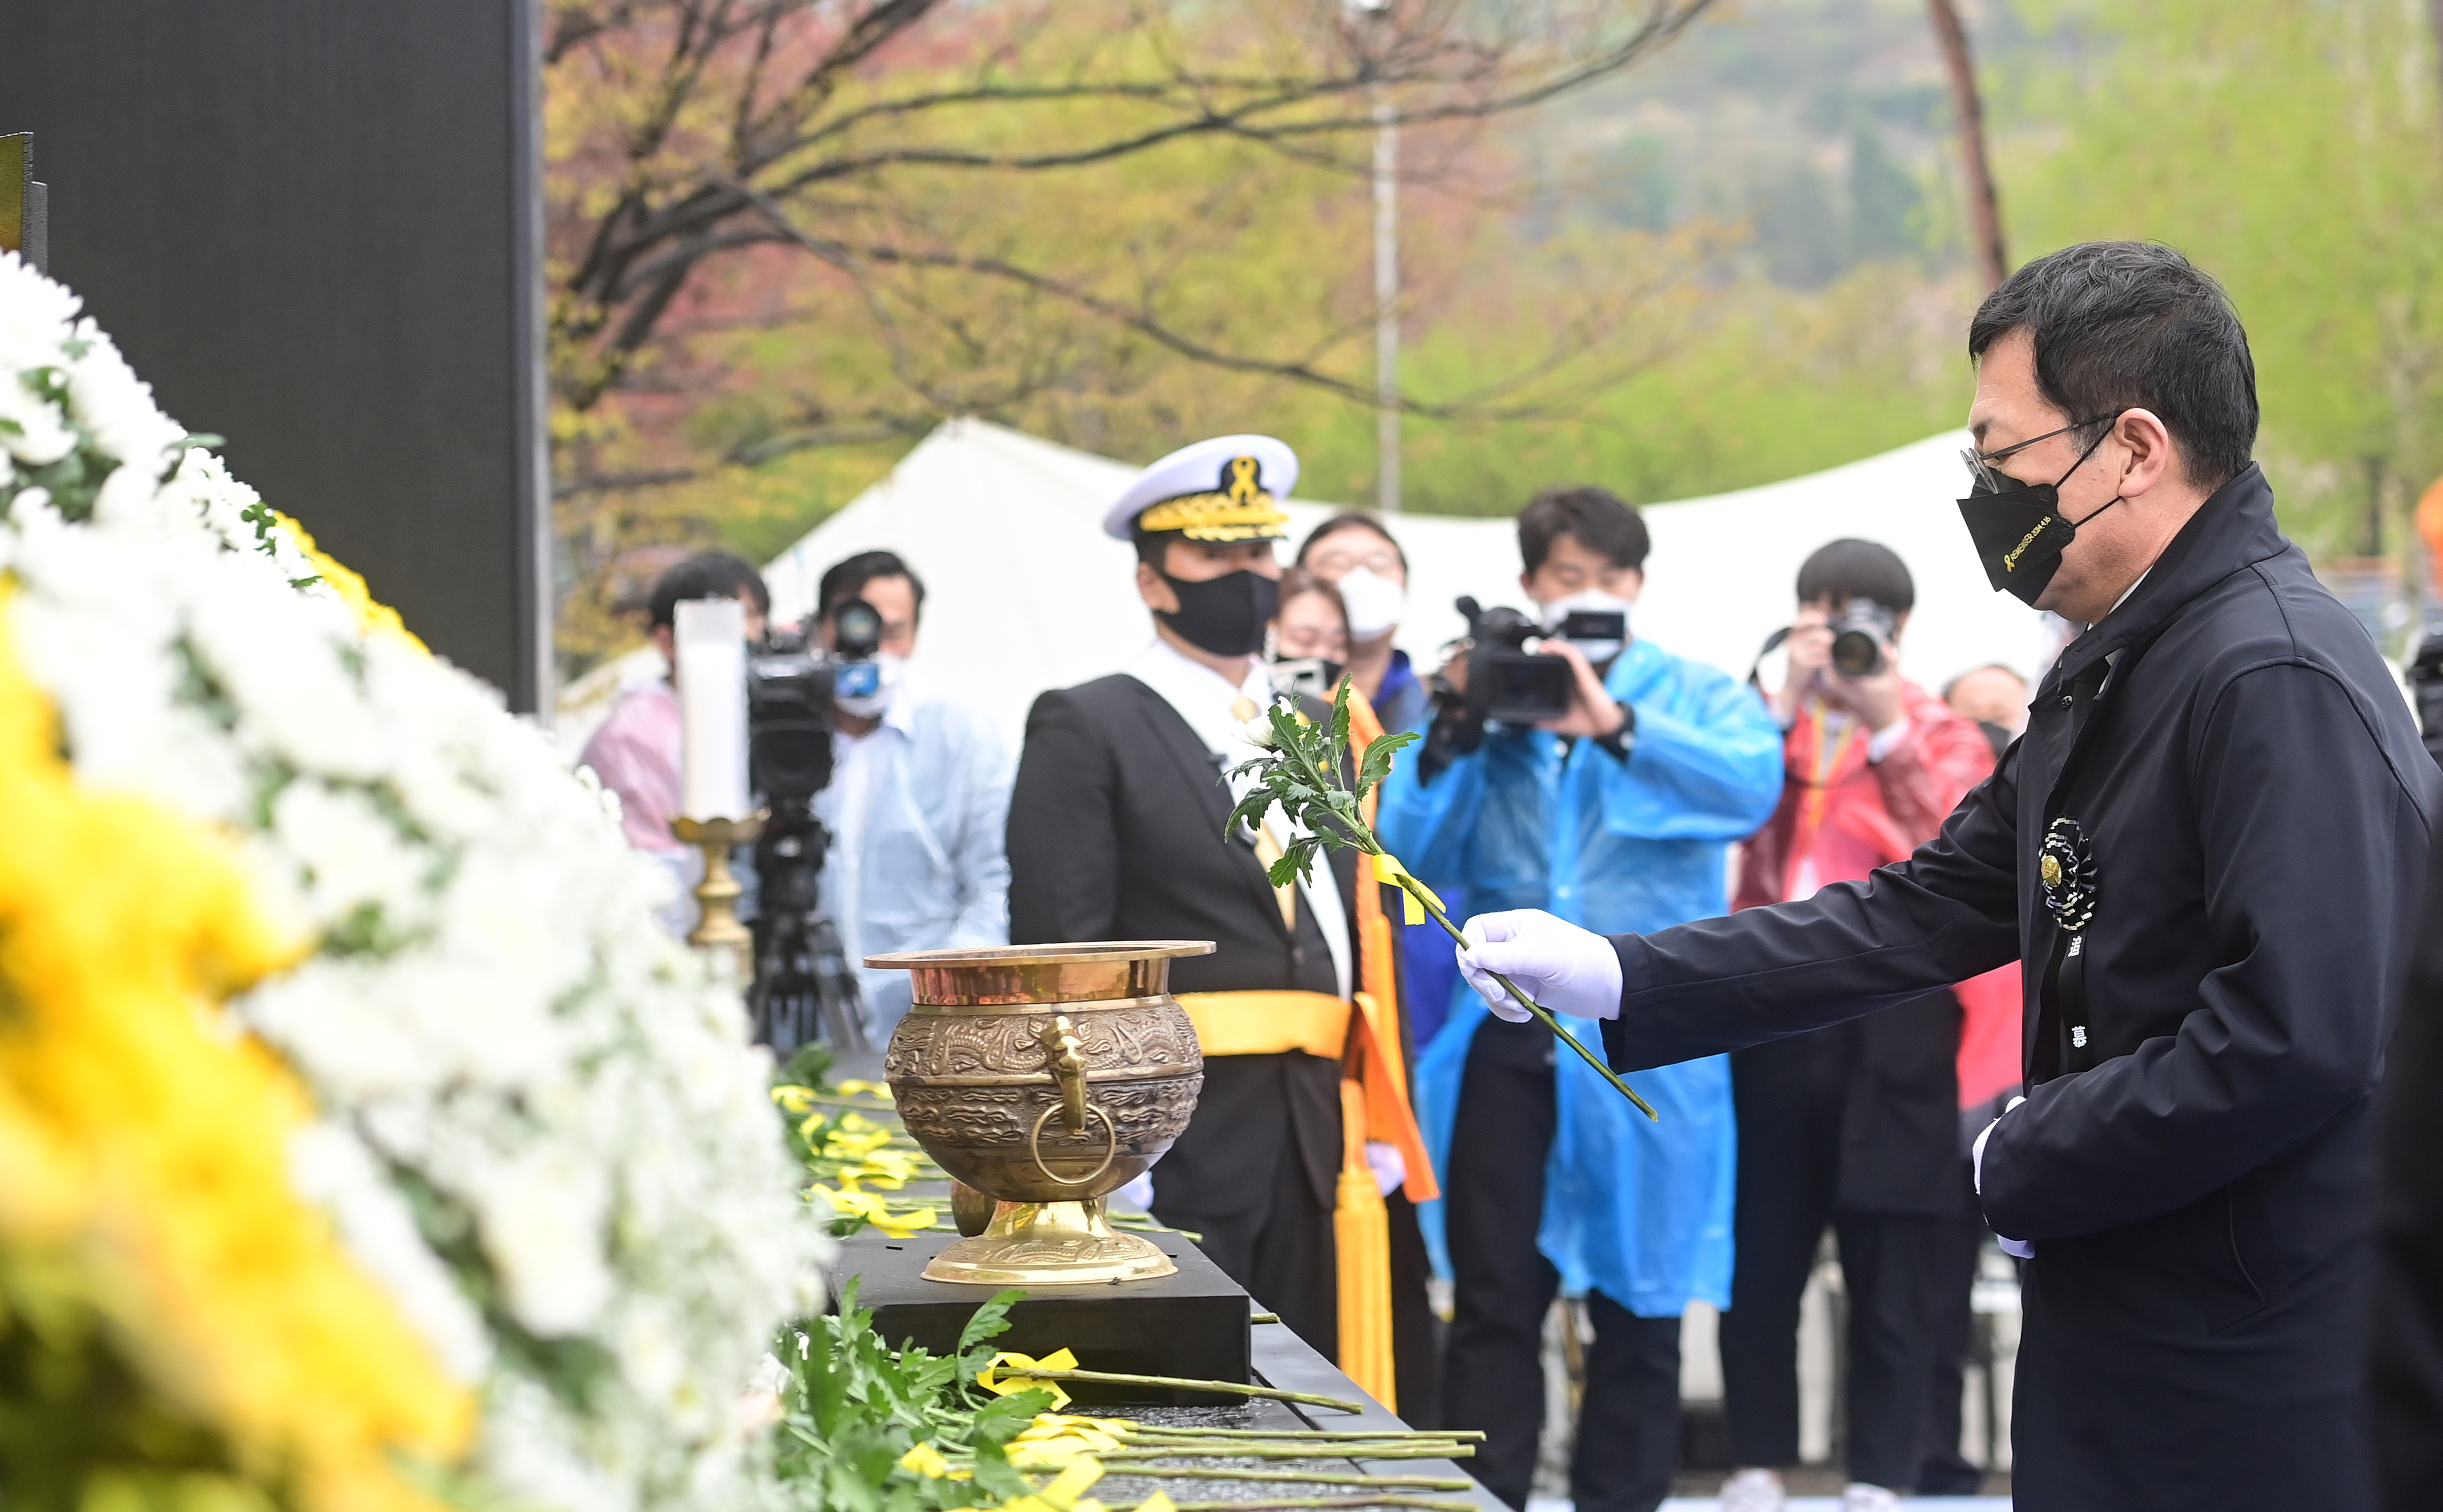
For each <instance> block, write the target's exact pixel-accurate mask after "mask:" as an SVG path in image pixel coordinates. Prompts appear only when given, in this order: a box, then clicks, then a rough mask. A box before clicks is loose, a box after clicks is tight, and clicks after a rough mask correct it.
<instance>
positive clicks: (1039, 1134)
mask: <svg viewBox="0 0 2443 1512" xmlns="http://www.w3.org/2000/svg"><path fill="white" fill-rule="evenodd" d="M1211 950H1213V946H1212V943H1211V942H1210V941H1206V940H1117V941H1098V942H1094V943H1092V944H1083V945H1013V946H1000V947H996V948H993V949H989V950H916V951H910V952H908V953H906V954H901V955H870V956H867V957H866V960H865V964H866V965H867V966H869V967H905V968H907V969H908V971H909V974H910V975H911V976H913V977H914V978H915V987H916V1004H915V1006H914V1007H912V1008H910V1009H909V1013H908V1016H907V1017H906V1018H904V1019H902V1020H900V1021H899V1027H898V1028H897V1029H895V1030H893V1031H892V1032H891V1048H890V1050H889V1052H888V1053H887V1054H886V1055H885V1057H884V1059H883V1063H882V1064H883V1076H884V1078H885V1079H887V1080H889V1081H890V1083H891V1096H892V1097H894V1098H895V1099H896V1100H897V1104H898V1108H899V1116H900V1118H901V1120H902V1121H903V1122H905V1123H906V1124H907V1125H908V1132H909V1134H910V1135H912V1136H914V1138H915V1140H916V1142H917V1143H918V1144H920V1145H922V1146H924V1147H925V1152H926V1153H927V1154H929V1155H931V1156H932V1157H933V1159H934V1160H935V1161H936V1162H937V1163H939V1164H940V1166H941V1167H942V1169H943V1170H945V1171H948V1172H949V1173H950V1174H951V1176H952V1177H954V1178H955V1179H956V1180H957V1181H958V1182H959V1183H960V1184H961V1187H962V1188H963V1190H961V1191H960V1192H959V1193H958V1195H957V1196H956V1197H955V1198H954V1200H953V1203H952V1208H953V1210H954V1211H955V1212H956V1213H957V1215H958V1219H959V1230H960V1232H961V1233H962V1234H964V1235H965V1236H967V1237H964V1238H962V1239H960V1240H959V1241H958V1242H957V1243H955V1244H952V1245H949V1246H948V1247H946V1248H945V1249H944V1250H943V1251H942V1252H941V1254H939V1255H937V1256H935V1257H934V1258H933V1261H932V1263H930V1264H928V1265H927V1266H926V1267H925V1275H926V1276H927V1277H928V1279H930V1280H933V1281H949V1282H976V1283H978V1284H983V1285H993V1286H1005V1285H1043V1284H1054V1283H1059V1282H1110V1281H1141V1280H1145V1279H1147V1278H1149V1277H1154V1276H1167V1275H1170V1274H1172V1273H1173V1272H1174V1271H1176V1270H1177V1269H1178V1267H1177V1266H1176V1265H1173V1264H1172V1263H1170V1258H1169V1257H1168V1256H1166V1255H1165V1254H1164V1253H1163V1252H1162V1251H1161V1250H1160V1249H1158V1248H1156V1247H1155V1246H1154V1245H1152V1244H1150V1243H1148V1241H1146V1240H1144V1239H1140V1238H1138V1237H1137V1236H1136V1235H1134V1234H1124V1233H1119V1232H1116V1231H1114V1230H1113V1229H1112V1228H1111V1226H1110V1225H1109V1224H1108V1223H1106V1222H1105V1221H1104V1218H1103V1205H1104V1200H1105V1199H1106V1198H1107V1197H1109V1196H1110V1194H1111V1193H1112V1192H1113V1191H1116V1190H1118V1189H1120V1188H1121V1187H1123V1186H1125V1185H1127V1184H1128V1183H1129V1182H1130V1181H1131V1180H1133V1179H1134V1178H1136V1177H1137V1176H1138V1175H1140V1174H1142V1173H1144V1172H1145V1171H1147V1170H1148V1169H1150V1168H1151V1167H1152V1165H1153V1163H1154V1162H1155V1161H1156V1160H1158V1159H1160V1158H1161V1157H1162V1153H1163V1152H1164V1151H1166V1150H1168V1149H1169V1148H1170V1143H1171V1141H1172V1140H1174V1139H1176V1138H1178V1137H1179V1134H1180V1131H1182V1130H1184V1129H1185V1128H1186V1127H1187V1119H1188V1116H1189V1115H1190V1114H1192V1113H1194V1112H1195V1111H1196V1097H1197V1094H1198V1093H1199V1092H1200V1091H1202V1090H1203V1086H1204V1057H1203V1054H1202V1052H1200V1051H1199V1050H1198V1048H1197V1043H1196V1026H1195V1025H1194V1024H1192V1023H1189V1022H1188V1019H1187V1014H1186V1012H1185V1010H1184V1009H1182V1008H1181V1007H1180V1005H1179V1004H1178V1002H1177V1001H1176V1000H1175V999H1173V998H1172V997H1171V995H1170V963H1171V960H1172V959H1173V958H1174V957H1177V956H1182V955H1204V954H1208V953H1210V952H1211ZM964 1189H972V1190H973V1192H974V1193H977V1194H981V1195H980V1196H976V1197H970V1195H969V1193H968V1192H967V1191H966V1190H964ZM986 1201H989V1203H990V1205H991V1206H990V1209H989V1216H987V1213H986V1209H985V1206H984V1204H985V1202H986Z"/></svg>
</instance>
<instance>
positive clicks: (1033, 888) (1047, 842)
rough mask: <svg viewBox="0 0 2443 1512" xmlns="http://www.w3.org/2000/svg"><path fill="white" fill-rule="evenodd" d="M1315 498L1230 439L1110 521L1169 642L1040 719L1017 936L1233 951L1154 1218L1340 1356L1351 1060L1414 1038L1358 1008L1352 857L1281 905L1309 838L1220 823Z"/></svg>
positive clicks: (1022, 785)
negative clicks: (1225, 827)
mask: <svg viewBox="0 0 2443 1512" xmlns="http://www.w3.org/2000/svg"><path fill="white" fill-rule="evenodd" d="M1296 482H1297V456H1296V454H1295V452H1292V451H1291V450H1290V449H1289V447H1288V446H1286V445H1285V444H1283V443H1282V442H1279V441H1277V440H1275V439H1273V438H1272V437H1270V436H1261V435H1229V436H1221V437H1219V438H1217V439H1214V440H1209V441H1202V442H1198V443H1197V444H1195V445H1193V446H1188V447H1185V448H1182V449H1181V450H1180V451H1177V452H1172V453H1171V454H1170V455H1169V456H1166V457H1165V458H1163V459H1162V460H1161V461H1159V462H1156V463H1154V464H1153V465H1152V466H1151V467H1149V468H1147V469H1146V470H1144V472H1142V473H1140V474H1139V475H1138V476H1137V478H1136V480H1135V481H1134V482H1133V483H1132V484H1130V487H1129V488H1128V489H1127V490H1126V491H1125V492H1123V493H1122V494H1121V496H1120V497H1119V498H1118V500H1116V501H1115V502H1114V503H1113V504H1112V506H1111V510H1110V512H1109V514H1108V515H1107V516H1106V518H1105V521H1104V526H1105V529H1106V530H1107V531H1108V532H1109V533H1110V534H1111V535H1112V536H1114V537H1116V538H1118V539H1120V540H1124V541H1129V542H1131V543H1133V544H1134V545H1135V547H1136V556H1137V566H1136V581H1137V590H1138V592H1139V594H1140V595H1141V596H1142V597H1143V598H1144V599H1145V603H1146V607H1147V608H1148V609H1149V610H1150V611H1152V615H1153V620H1154V638H1153V641H1152V643H1151V644H1150V645H1148V647H1147V648H1146V649H1145V650H1144V652H1143V653H1141V654H1140V655H1138V656H1137V657H1136V658H1135V659H1134V660H1133V661H1131V662H1130V664H1129V668H1128V671H1127V672H1125V673H1118V674H1115V675H1113V676H1110V677H1104V678H1099V679H1097V680H1095V681H1093V682H1090V683H1086V684H1083V685H1081V686H1079V687H1076V688H1070V689H1064V690H1059V691H1053V692H1047V693H1045V694H1043V695H1042V696H1041V697H1040V698H1038V700H1037V701H1036V704H1035V707H1034V709H1033V710H1031V711H1030V712H1029V713H1028V715H1027V721H1026V745H1025V748H1024V751H1023V753H1022V754H1021V755H1020V757H1019V768H1018V780H1017V784H1016V787H1015V789H1014V790H1013V792H1012V794H1011V800H1010V813H1009V834H1008V840H1009V863H1010V921H1009V922H1010V939H1011V941H1012V942H1013V943H1016V944H1033V943H1042V942H1052V941H1064V940H1115V939H1118V940H1126V939H1187V940H1211V941H1213V942H1215V945H1216V947H1217V949H1216V950H1215V951H1214V953H1213V954H1210V955H1203V956H1187V957H1184V958H1182V959H1180V960H1178V961H1174V962H1173V963H1172V964H1171V968H1170V982H1171V989H1172V991H1173V992H1174V993H1176V994H1177V995H1178V997H1179V999H1180V1002H1181V1005H1183V1006H1184V1007H1185V1008H1186V1010H1187V1013H1188V1016H1189V1018H1191V1019H1192V1020H1193V1021H1194V1022H1195V1024H1196V1032H1197V1038H1198V1040H1199V1041H1200V1042H1201V1044H1202V1046H1203V1053H1204V1090H1203V1096H1202V1097H1201V1098H1200V1099H1199V1101H1198V1103H1197V1106H1196V1113H1195V1116H1194V1117H1193V1118H1192V1119H1191V1120H1190V1121H1189V1123H1188V1126H1187V1129H1186V1131H1185V1133H1184V1134H1181V1135H1180V1137H1179V1140H1178V1142H1177V1143H1176V1144H1174V1145H1173V1146H1172V1147H1171V1149H1170V1152H1169V1153H1167V1154H1166V1155H1165V1156H1164V1157H1163V1158H1162V1161H1161V1163H1160V1164H1159V1165H1157V1166H1156V1167H1155V1168H1154V1171H1153V1212H1154V1214H1155V1216H1156V1217H1158V1218H1160V1219H1161V1220H1162V1221H1163V1222H1164V1223H1166V1224H1168V1225H1170V1226H1173V1227H1175V1228H1185V1229H1189V1230H1192V1231H1194V1232H1196V1233H1199V1234H1202V1235H1203V1241H1202V1247H1203V1250H1204V1252H1205V1253H1206V1254H1207V1255H1208V1256H1210V1257H1211V1258H1212V1260H1213V1261H1214V1262H1215V1263H1217V1264H1219V1265H1220V1266H1221V1269H1222V1270H1223V1271H1224V1272H1226V1273H1227V1274H1228V1275H1229V1276H1230V1277H1231V1278H1232V1279H1233V1280H1235V1281H1237V1282H1239V1283H1240V1285H1242V1286H1244V1287H1246V1288H1247V1290H1248V1291H1249V1292H1250V1293H1252V1294H1253V1295H1254V1296H1255V1297H1256V1299H1257V1300H1258V1301H1259V1302H1260V1303H1261V1304H1263V1305H1264V1306H1267V1307H1269V1308H1271V1309H1272V1310H1273V1311H1275V1312H1277V1313H1278V1314H1279V1315H1280V1318H1281V1320H1282V1322H1284V1323H1285V1324H1287V1325H1288V1326H1289V1327H1290V1328H1291V1329H1293V1330H1294V1331H1295V1332H1296V1334H1297V1335H1298V1336H1299V1337H1301V1338H1303V1339H1305V1340H1306V1341H1307V1342H1308V1343H1309V1344H1312V1345H1313V1346H1314V1348H1315V1349H1317V1350H1319V1351H1321V1352H1322V1353H1323V1354H1324V1355H1334V1354H1336V1353H1337V1347H1338V1341H1339V1331H1340V1320H1339V1310H1338V1292H1337V1287H1338V1280H1337V1275H1336V1266H1335V1250H1334V1245H1333V1232H1332V1213H1333V1209H1334V1206H1335V1201H1336V1199H1337V1197H1338V1190H1337V1189H1338V1187H1339V1184H1340V1173H1341V1171H1342V1169H1343V1165H1344V1154H1345V1152H1344V1147H1343V1142H1342V1122H1341V1120H1342V1108H1343V1093H1342V1090H1341V1081H1342V1075H1343V1060H1344V1056H1345V1055H1348V1056H1349V1057H1350V1060H1352V1061H1359V1060H1365V1061H1368V1062H1369V1063H1370V1064H1371V1065H1372V1066H1373V1067H1374V1068H1375V1069H1374V1072H1373V1075H1374V1076H1376V1077H1378V1078H1379V1077H1380V1076H1381V1075H1382V1072H1383V1069H1384V1065H1385V1062H1387V1060H1389V1059H1390V1058H1392V1057H1395V1056H1397V1055H1398V1054H1399V1049H1398V1044H1397V1036H1396V1034H1387V1035H1385V1036H1383V1037H1382V1038H1383V1039H1384V1040H1387V1042H1374V1041H1371V1040H1369V1039H1368V1038H1367V1037H1368V1035H1369V1034H1370V1033H1372V1031H1370V1030H1369V1029H1368V1024H1367V1019H1368V1015H1366V1014H1359V1013H1354V1012H1352V1003H1353V1002H1354V1001H1355V1000H1356V998H1355V995H1356V993H1357V992H1358V990H1359V988H1360V985H1361V984H1362V983H1363V982H1364V981H1365V976H1364V972H1363V963H1362V962H1361V960H1360V959H1359V949H1360V947H1359V937H1358V932H1357V930H1356V928H1355V921H1356V919H1357V915H1358V909H1357V905H1356V893H1355V888H1356V884H1357V874H1356V865H1355V856H1354V853H1352V852H1348V851H1337V852H1332V853H1330V860H1329V863H1328V864H1323V863H1321V862H1320V861H1319V863H1318V864H1317V865H1315V866H1314V867H1313V869H1312V875H1311V876H1309V877H1308V878H1307V879H1306V880H1304V881H1301V882H1298V883H1295V884H1294V885H1292V886H1290V887H1285V888H1279V889H1276V888H1275V887H1273V885H1272V884H1271V882H1270V881H1268V880H1267V879H1266V877H1265V875H1264V868H1265V866H1266V864H1267V863H1268V862H1269V861H1270V860H1272V859H1274V858H1276V857H1278V856H1279V855H1280V854H1281V850H1282V848H1283V846H1284V844H1285V842H1286V841H1287V840H1289V839H1294V836H1291V835H1289V834H1287V833H1284V832H1282V830H1281V829H1280V821H1279V811H1278V810H1275V812H1274V818H1273V819H1271V820H1269V821H1267V822H1266V823H1265V824H1264V825H1263V826H1261V827H1259V828H1258V829H1256V830H1254V831H1252V832H1248V831H1242V832H1241V833H1240V834H1238V835H1235V836H1231V837H1229V838H1228V839H1227V840H1226V841H1225V839H1224V838H1223V836H1222V830H1221V826H1222V822H1223V821H1224V820H1225V819H1226V818H1227V817H1228V816H1229V813H1230V810H1231V808H1232V807H1233V805H1234V797H1233V789H1232V788H1231V787H1230V786H1229V785H1225V784H1224V782H1223V781H1222V774H1223V772H1224V771H1225V770H1227V769H1228V768H1230V767H1233V766H1236V765H1239V764H1240V762H1242V761H1246V760H1249V759H1251V758H1253V757H1255V756H1257V755H1258V754H1260V752H1259V750H1258V748H1257V747H1254V746H1252V745H1250V744H1248V743H1247V741H1246V739H1245V735H1244V731H1243V729H1242V728H1241V727H1242V724H1243V722H1244V721H1246V720H1247V719H1250V718H1252V717H1254V716H1255V714H1256V713H1257V711H1258V709H1259V708H1260V706H1262V705H1264V704H1265V703H1268V702H1269V701H1270V700H1271V698H1272V696H1273V690H1272V684H1271V680H1270V677H1269V674H1268V673H1267V671H1266V667H1265V663H1264V660H1263V657H1262V655H1261V653H1262V651H1263V648H1264V631H1265V627H1266V625H1267V623H1268V622H1269V621H1270V620H1271V619H1272V618H1273V613H1274V610H1275V608H1276V607H1277V603H1278V600H1279V584H1280V575H1281V566H1280V562H1279V559H1278V558H1277V556H1276V555H1275V545H1276V544H1277V542H1279V541H1280V540H1281V539H1282V536H1283V534H1284V532H1285V527H1286V526H1288V524H1289V517H1288V515H1287V514H1285V513H1283V512H1282V510H1281V507H1280V503H1279V501H1280V500H1281V499H1282V498H1285V497H1287V496H1288V494H1289V491H1290V489H1291V488H1292V487H1293V486H1295V483H1296ZM1306 703H1307V709H1308V711H1309V713H1310V714H1313V715H1318V716H1319V715H1321V714H1322V713H1324V712H1325V710H1324V709H1323V706H1322V705H1320V704H1318V703H1315V702H1314V701H1313V700H1312V699H1310V700H1307V701H1306ZM1242 781H1243V779H1242ZM1367 885H1368V886H1373V885H1375V884H1373V883H1371V882H1370V881H1369V882H1368V884H1367ZM1361 1047H1362V1048H1363V1050H1364V1052H1366V1053H1363V1054H1359V1053H1353V1052H1357V1051H1359V1050H1360V1048H1361ZM1382 1100H1383V1099H1380V1098H1378V1099H1377V1103H1378V1105H1379V1104H1380V1102H1381V1101H1382ZM1391 1100H1393V1101H1395V1102H1396V1104H1397V1105H1398V1110H1397V1111H1398V1113H1399V1119H1397V1120H1394V1121H1402V1122H1404V1124H1405V1127H1404V1128H1402V1129H1400V1130H1397V1131H1386V1132H1387V1133H1388V1134H1391V1135H1392V1137H1390V1138H1386V1139H1383V1140H1381V1141H1380V1142H1379V1145H1378V1147H1377V1148H1374V1149H1371V1150H1369V1151H1368V1155H1369V1156H1370V1157H1371V1158H1372V1159H1373V1160H1374V1161H1375V1163H1376V1164H1377V1165H1378V1167H1380V1168H1382V1169H1384V1170H1386V1171H1387V1176H1386V1178H1385V1185H1387V1186H1398V1185H1400V1184H1401V1182H1402V1181H1403V1180H1405V1181H1406V1182H1408V1183H1409V1184H1410V1185H1411V1187H1412V1188H1413V1187H1414V1186H1416V1184H1417V1183H1419V1182H1420V1181H1421V1180H1425V1181H1429V1179H1430V1178H1429V1176H1428V1175H1427V1173H1426V1170H1425V1165H1424V1159H1423V1146H1422V1143H1421V1142H1420V1141H1419V1140H1418V1139H1417V1138H1416V1136H1415V1134H1414V1126H1413V1120H1412V1119H1409V1118H1407V1117H1406V1116H1405V1095H1404V1094H1403V1095H1401V1096H1400V1097H1397V1098H1396V1099H1391ZM1372 1133H1373V1131H1371V1130H1365V1131H1359V1134H1361V1135H1370V1134H1372ZM1401 1144H1405V1145H1406V1146H1407V1147H1408V1150H1409V1151H1411V1152H1414V1153H1415V1155H1416V1157H1417V1158H1416V1159H1415V1160H1414V1162H1413V1163H1410V1162H1407V1161H1405V1158H1404V1156H1403V1155H1402V1154H1401V1153H1399V1152H1398V1149H1399V1146H1400V1145H1401ZM1425 1195H1431V1191H1430V1189H1426V1190H1425ZM1423 1405H1424V1404H1419V1406H1421V1407H1422V1406H1423Z"/></svg>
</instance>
